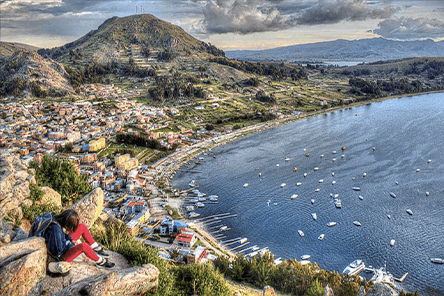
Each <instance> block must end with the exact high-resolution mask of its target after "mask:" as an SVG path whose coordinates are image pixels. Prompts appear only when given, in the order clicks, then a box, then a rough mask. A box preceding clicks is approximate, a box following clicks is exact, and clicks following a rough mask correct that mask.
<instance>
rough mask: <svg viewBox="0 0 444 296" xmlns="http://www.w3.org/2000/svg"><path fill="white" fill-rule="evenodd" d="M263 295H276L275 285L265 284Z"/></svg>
mask: <svg viewBox="0 0 444 296" xmlns="http://www.w3.org/2000/svg"><path fill="white" fill-rule="evenodd" d="M262 295H263V296H271V295H276V292H275V291H274V289H273V287H270V286H265V287H264V289H263V290H262Z"/></svg>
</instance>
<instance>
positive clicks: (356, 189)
mask: <svg viewBox="0 0 444 296" xmlns="http://www.w3.org/2000/svg"><path fill="white" fill-rule="evenodd" d="M352 189H353V190H354V191H361V188H359V187H352Z"/></svg>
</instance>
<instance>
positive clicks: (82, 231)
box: [65, 223, 99, 262]
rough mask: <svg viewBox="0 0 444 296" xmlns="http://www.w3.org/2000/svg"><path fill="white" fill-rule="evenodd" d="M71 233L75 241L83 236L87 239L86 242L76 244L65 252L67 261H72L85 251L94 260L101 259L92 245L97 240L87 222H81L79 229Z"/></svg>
mask: <svg viewBox="0 0 444 296" xmlns="http://www.w3.org/2000/svg"><path fill="white" fill-rule="evenodd" d="M70 234H71V238H72V240H73V241H76V240H78V239H79V238H80V236H81V237H83V239H84V240H85V243H81V244H78V245H75V246H74V247H72V248H71V249H69V250H68V251H67V252H66V253H65V261H66V262H71V261H72V260H74V259H75V258H77V256H79V255H80V254H82V253H85V255H86V257H88V258H89V259H91V260H94V261H97V260H99V256H97V254H96V252H94V250H93V249H92V248H91V247H90V246H91V245H92V244H93V243H94V242H95V240H94V238H93V237H92V235H91V233H90V232H89V230H88V228H87V227H86V226H85V224H81V223H79V226H77V229H76V230H75V231H74V232H71V233H70Z"/></svg>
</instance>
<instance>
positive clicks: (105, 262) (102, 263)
mask: <svg viewBox="0 0 444 296" xmlns="http://www.w3.org/2000/svg"><path fill="white" fill-rule="evenodd" d="M114 265H116V264H114V263H113V262H111V261H108V259H105V258H102V260H101V261H100V262H97V263H96V266H97V267H101V268H113V267H114Z"/></svg>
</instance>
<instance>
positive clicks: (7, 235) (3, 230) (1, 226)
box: [0, 220, 16, 246]
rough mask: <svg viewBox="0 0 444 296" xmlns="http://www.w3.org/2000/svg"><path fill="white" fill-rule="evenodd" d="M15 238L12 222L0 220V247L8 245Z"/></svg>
mask: <svg viewBox="0 0 444 296" xmlns="http://www.w3.org/2000/svg"><path fill="white" fill-rule="evenodd" d="M15 236H16V232H15V231H14V226H13V225H12V222H6V221H1V220H0V246H1V245H3V244H8V243H10V242H11V240H12V239H13V238H14V237H15Z"/></svg>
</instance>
